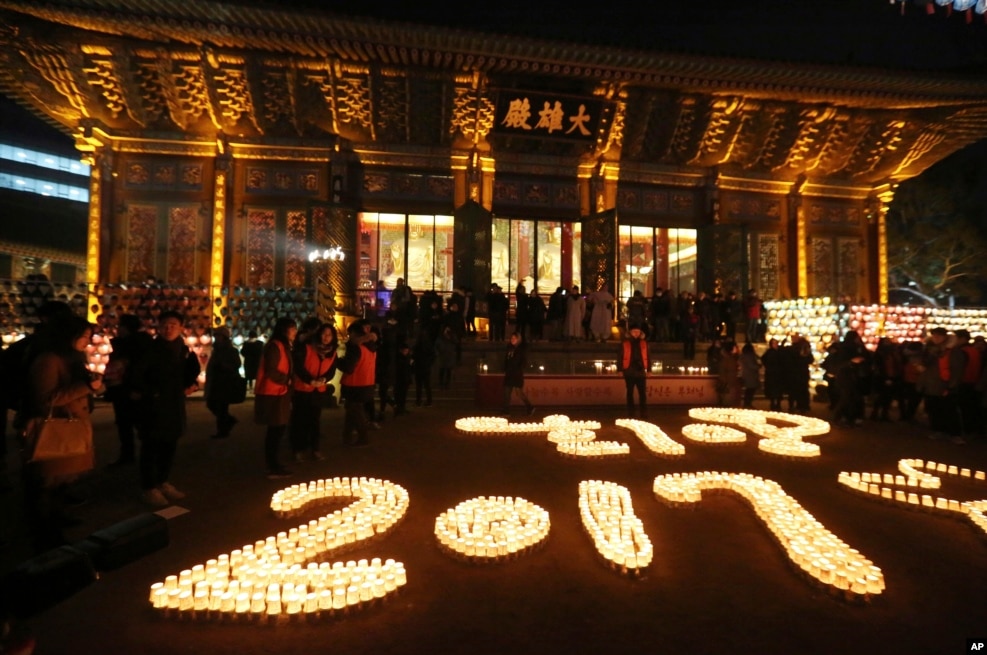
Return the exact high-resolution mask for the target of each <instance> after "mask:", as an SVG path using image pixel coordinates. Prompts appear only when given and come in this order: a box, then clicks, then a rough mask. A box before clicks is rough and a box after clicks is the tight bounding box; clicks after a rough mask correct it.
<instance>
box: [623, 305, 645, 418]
mask: <svg viewBox="0 0 987 655" xmlns="http://www.w3.org/2000/svg"><path fill="white" fill-rule="evenodd" d="M617 361H618V362H620V370H621V371H622V372H623V374H624V385H625V386H626V387H627V415H628V416H634V390H635V389H637V397H638V403H639V407H640V414H641V418H644V417H645V416H647V414H648V405H647V396H648V390H647V385H648V382H647V380H648V342H647V340H645V338H644V331H643V330H642V329H641V325H640V324H639V323H632V324H631V325H630V329H628V331H627V337H626V338H625V339H624V340H623V341H622V342H621V344H620V353H619V357H618V359H617Z"/></svg>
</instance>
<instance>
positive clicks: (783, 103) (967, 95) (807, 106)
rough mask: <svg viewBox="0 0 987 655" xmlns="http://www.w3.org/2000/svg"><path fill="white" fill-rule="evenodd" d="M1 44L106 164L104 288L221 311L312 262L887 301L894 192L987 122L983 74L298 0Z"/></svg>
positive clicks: (9, 60) (6, 75)
mask: <svg viewBox="0 0 987 655" xmlns="http://www.w3.org/2000/svg"><path fill="white" fill-rule="evenodd" d="M0 63H2V66H0V90H2V91H3V93H4V94H5V95H7V96H9V97H11V98H13V99H14V100H16V101H17V102H18V103H19V104H21V105H22V106H25V107H28V108H29V109H30V110H32V111H33V112H34V113H36V114H38V115H39V116H42V117H44V118H45V119H46V120H48V121H49V122H53V123H55V124H57V125H59V126H60V128H61V129H62V130H63V131H64V132H65V133H67V134H70V135H71V136H72V137H73V138H74V139H75V143H76V146H77V148H78V150H79V151H81V152H82V153H84V156H85V159H86V161H87V162H88V163H89V165H90V176H89V198H90V204H89V214H88V218H87V221H88V227H87V247H86V253H85V282H86V284H87V285H89V288H90V291H91V292H92V293H94V294H96V295H97V296H100V295H104V294H105V291H104V289H105V288H107V285H109V286H113V285H127V284H134V283H140V282H141V281H143V280H146V279H148V278H155V279H157V280H161V281H163V282H165V283H166V284H168V285H174V286H189V287H199V288H202V289H203V290H204V299H203V306H208V307H209V308H210V309H208V310H207V311H211V312H212V314H213V317H214V319H215V321H216V322H217V323H218V322H222V321H224V320H225V321H227V322H229V321H230V320H233V319H232V318H231V316H230V313H229V312H228V311H226V310H228V305H229V299H230V298H231V297H232V296H234V295H235V294H234V293H233V292H231V291H230V290H231V289H234V288H237V289H250V290H258V289H282V290H298V289H305V288H316V287H318V286H319V284H318V283H319V280H323V281H324V282H323V285H322V286H321V287H320V288H324V289H329V293H330V295H334V296H335V302H336V303H337V304H338V306H339V307H340V308H341V309H342V310H343V311H344V313H349V314H351V315H352V314H355V313H357V312H358V311H359V308H360V307H361V304H364V303H366V304H371V305H372V304H374V303H375V302H376V301H377V295H376V289H377V288H378V285H379V284H380V283H382V284H383V286H384V287H385V288H388V289H390V288H393V287H394V285H395V284H396V283H397V280H398V278H404V279H405V280H406V281H407V283H408V284H409V285H410V286H411V287H412V288H413V289H414V290H415V291H418V292H420V291H422V290H425V289H435V290H437V291H439V292H440V293H444V292H449V291H452V290H453V289H454V288H459V287H470V288H472V289H473V290H474V292H475V293H477V295H478V297H480V298H482V295H483V292H484V291H485V290H486V289H488V288H489V286H490V285H491V284H492V283H497V284H499V285H500V286H502V287H504V288H505V289H506V290H508V291H512V290H513V289H514V288H515V287H516V286H517V285H518V284H524V285H525V287H526V289H527V290H528V291H532V290H535V291H537V292H539V293H544V294H549V293H551V292H553V291H554V290H555V289H556V288H557V287H558V286H562V287H566V288H568V287H571V286H572V285H573V284H577V285H579V286H580V287H581V288H583V289H585V290H595V289H597V288H600V287H602V286H603V285H608V286H609V287H610V289H611V291H613V292H614V295H616V296H618V298H621V299H625V298H627V297H628V296H630V295H631V294H632V293H633V292H634V291H635V290H640V291H643V292H644V294H645V295H651V293H652V292H653V290H654V289H655V288H656V287H662V288H664V289H670V290H672V291H673V292H675V293H677V292H680V291H692V292H695V291H700V290H701V291H722V292H727V291H730V290H735V291H738V292H743V291H746V289H748V288H754V289H757V290H758V292H759V294H760V296H761V297H762V298H766V299H772V298H794V297H804V296H849V297H852V298H855V299H858V300H861V301H867V302H883V301H886V300H887V259H886V236H885V207H886V204H887V202H888V201H889V200H890V198H891V196H892V193H893V190H894V187H895V185H896V184H897V183H899V182H900V181H902V180H904V179H907V178H909V177H912V176H914V175H917V174H919V173H920V172H922V171H923V170H924V169H926V168H928V167H929V166H930V165H932V164H934V163H935V162H937V161H940V160H942V159H943V158H945V157H946V156H948V155H950V154H952V153H953V152H956V151H957V150H959V149H961V148H963V147H965V146H967V145H969V144H971V143H973V142H975V141H978V140H980V139H983V138H985V137H987V79H985V77H984V76H983V75H979V76H973V77H970V76H966V77H964V76H957V75H943V74H939V73H935V72H915V71H900V70H884V69H876V68H862V67H860V68H857V67H849V66H845V65H844V66H834V65H808V64H804V63H782V62H776V61H755V60H749V59H731V58H724V57H707V56H701V55H695V54H689V55H685V54H669V53H662V52H657V51H650V50H641V49H631V48H626V49H622V48H619V47H614V46H609V45H587V44H578V43H575V42H567V41H563V40H555V39H547V38H546V39H539V38H533V37H509V36H505V35H503V34H495V33H492V32H485V31H483V30H482V28H479V27H478V28H474V29H471V30H470V29H466V30H463V29H453V28H451V27H443V26H421V25H412V24H408V23H401V22H386V21H379V20H372V19H368V18H356V17H351V16H350V17H347V16H339V15H333V14H331V13H327V12H325V11H320V10H311V9H306V10H302V9H291V8H288V6H287V5H285V6H284V7H275V6H271V5H266V6H265V5H246V4H241V3H214V2H208V3H207V2H199V3H194V2H178V1H176V0H126V1H125V0H99V1H97V0H83V1H75V2H66V1H64V0H50V1H48V2H44V3H39V2H36V1H35V0H2V2H0ZM313 252H315V253H318V254H317V255H313V254H312V253H313ZM327 252H331V253H334V256H332V257H327V256H323V255H324V254H326V253H327ZM251 293H253V291H252V292H251ZM290 300H291V298H290V297H289V298H288V301H290ZM104 306H105V305H104ZM93 311H94V312H96V313H99V311H100V308H99V307H94V308H93Z"/></svg>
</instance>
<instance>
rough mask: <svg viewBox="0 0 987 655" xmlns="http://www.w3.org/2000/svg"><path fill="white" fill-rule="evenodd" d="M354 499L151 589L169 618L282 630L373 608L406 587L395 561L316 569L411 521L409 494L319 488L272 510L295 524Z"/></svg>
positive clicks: (355, 486)
mask: <svg viewBox="0 0 987 655" xmlns="http://www.w3.org/2000/svg"><path fill="white" fill-rule="evenodd" d="M339 498H342V499H350V498H352V499H354V501H353V502H352V503H350V504H349V505H347V506H345V507H343V508H342V509H337V510H334V511H333V512H331V513H329V514H326V515H324V516H322V517H320V518H319V519H317V520H311V521H309V522H308V523H306V524H302V525H300V526H298V527H296V528H292V529H290V530H288V531H286V532H279V533H277V534H276V535H272V536H268V537H265V538H263V539H258V540H257V541H256V542H254V543H253V544H247V545H245V546H243V547H242V548H239V549H236V550H233V551H232V552H231V553H229V554H224V555H220V556H218V557H217V558H215V559H210V560H207V561H206V562H205V563H204V564H197V565H195V566H193V567H191V568H190V569H186V570H183V571H181V572H180V573H179V574H178V575H170V576H167V577H166V578H165V580H164V581H163V582H158V583H155V584H154V585H152V587H151V592H150V601H151V606H152V607H153V608H154V609H155V610H158V611H160V612H161V613H163V614H164V615H165V616H169V617H177V618H191V619H200V620H201V619H213V620H217V619H221V620H236V621H253V622H257V621H265V622H278V621H283V620H291V619H295V618H301V617H306V618H309V619H314V618H320V617H328V616H332V615H335V614H337V613H339V612H344V611H350V610H351V609H354V608H356V607H362V606H366V605H368V604H374V603H376V602H378V601H381V600H382V599H384V597H385V596H387V595H388V594H391V593H393V592H395V591H396V590H397V589H399V588H400V587H402V586H404V585H405V584H406V583H407V573H406V572H405V568H404V564H402V563H401V562H396V561H394V560H392V559H388V560H383V561H382V559H381V558H373V559H360V560H358V561H353V560H350V561H346V562H341V561H336V562H332V563H329V562H326V561H321V562H315V561H313V560H319V559H323V558H325V557H326V556H327V554H329V553H338V552H340V551H344V550H346V549H348V548H351V547H353V546H355V545H357V544H362V543H363V542H365V541H366V540H369V539H374V538H375V537H377V536H379V535H382V534H384V533H386V532H387V531H389V530H390V529H391V528H393V527H394V526H395V525H396V524H397V523H398V522H399V521H400V520H401V519H402V518H403V517H404V515H405V514H406V512H407V509H408V504H409V499H408V493H407V491H406V490H405V489H404V488H403V487H400V486H399V485H396V484H393V483H391V482H388V481H386V480H378V479H375V478H365V477H359V478H358V477H353V478H348V477H344V478H332V479H325V480H315V481H311V482H309V483H307V484H297V485H292V486H290V487H287V488H285V489H282V490H280V491H278V492H277V493H275V494H274V495H273V497H272V499H271V505H270V506H271V510H272V512H273V513H274V514H275V516H277V517H278V518H290V517H291V516H294V515H295V514H297V513H299V512H301V511H302V509H303V508H304V507H305V506H307V505H310V504H319V503H320V502H327V501H330V500H331V499H339Z"/></svg>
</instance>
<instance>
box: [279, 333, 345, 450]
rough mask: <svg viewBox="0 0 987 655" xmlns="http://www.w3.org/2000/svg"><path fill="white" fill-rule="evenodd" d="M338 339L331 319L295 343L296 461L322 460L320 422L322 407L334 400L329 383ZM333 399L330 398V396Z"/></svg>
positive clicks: (293, 414)
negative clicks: (301, 341)
mask: <svg viewBox="0 0 987 655" xmlns="http://www.w3.org/2000/svg"><path fill="white" fill-rule="evenodd" d="M338 347H339V339H338V337H337V334H336V328H335V327H334V326H333V325H332V323H322V324H320V325H319V327H318V328H317V329H316V330H315V331H314V332H313V333H311V334H310V335H309V338H308V339H306V341H305V342H304V343H297V344H295V348H294V352H293V357H294V362H293V369H292V370H293V371H294V377H293V378H292V382H291V428H290V436H291V449H292V451H294V454H295V461H296V462H301V461H304V460H305V458H306V457H311V458H312V459H315V460H322V459H325V457H324V456H323V455H322V452H321V451H320V450H319V436H320V431H319V422H320V420H321V418H322V408H323V407H326V406H328V405H331V403H332V401H335V399H336V398H335V396H334V395H333V392H334V389H333V386H332V385H331V384H330V382H331V381H332V378H333V376H334V375H336V349H337V348H338ZM330 399H331V400H330Z"/></svg>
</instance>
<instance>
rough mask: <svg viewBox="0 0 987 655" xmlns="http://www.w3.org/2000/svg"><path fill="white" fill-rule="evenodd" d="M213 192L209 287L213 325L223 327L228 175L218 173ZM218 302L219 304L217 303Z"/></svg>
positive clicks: (221, 172) (222, 172)
mask: <svg viewBox="0 0 987 655" xmlns="http://www.w3.org/2000/svg"><path fill="white" fill-rule="evenodd" d="M213 188H214V191H213V215H212V260H211V262H210V265H209V285H210V287H211V291H212V297H213V306H212V311H213V323H214V324H215V325H222V324H223V321H224V317H223V309H224V308H225V307H226V298H225V297H224V296H223V294H222V293H221V292H220V291H221V287H222V286H223V248H224V246H225V244H226V229H225V226H226V173H225V172H224V171H217V172H216V178H215V183H214V187H213ZM217 300H218V302H217Z"/></svg>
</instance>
